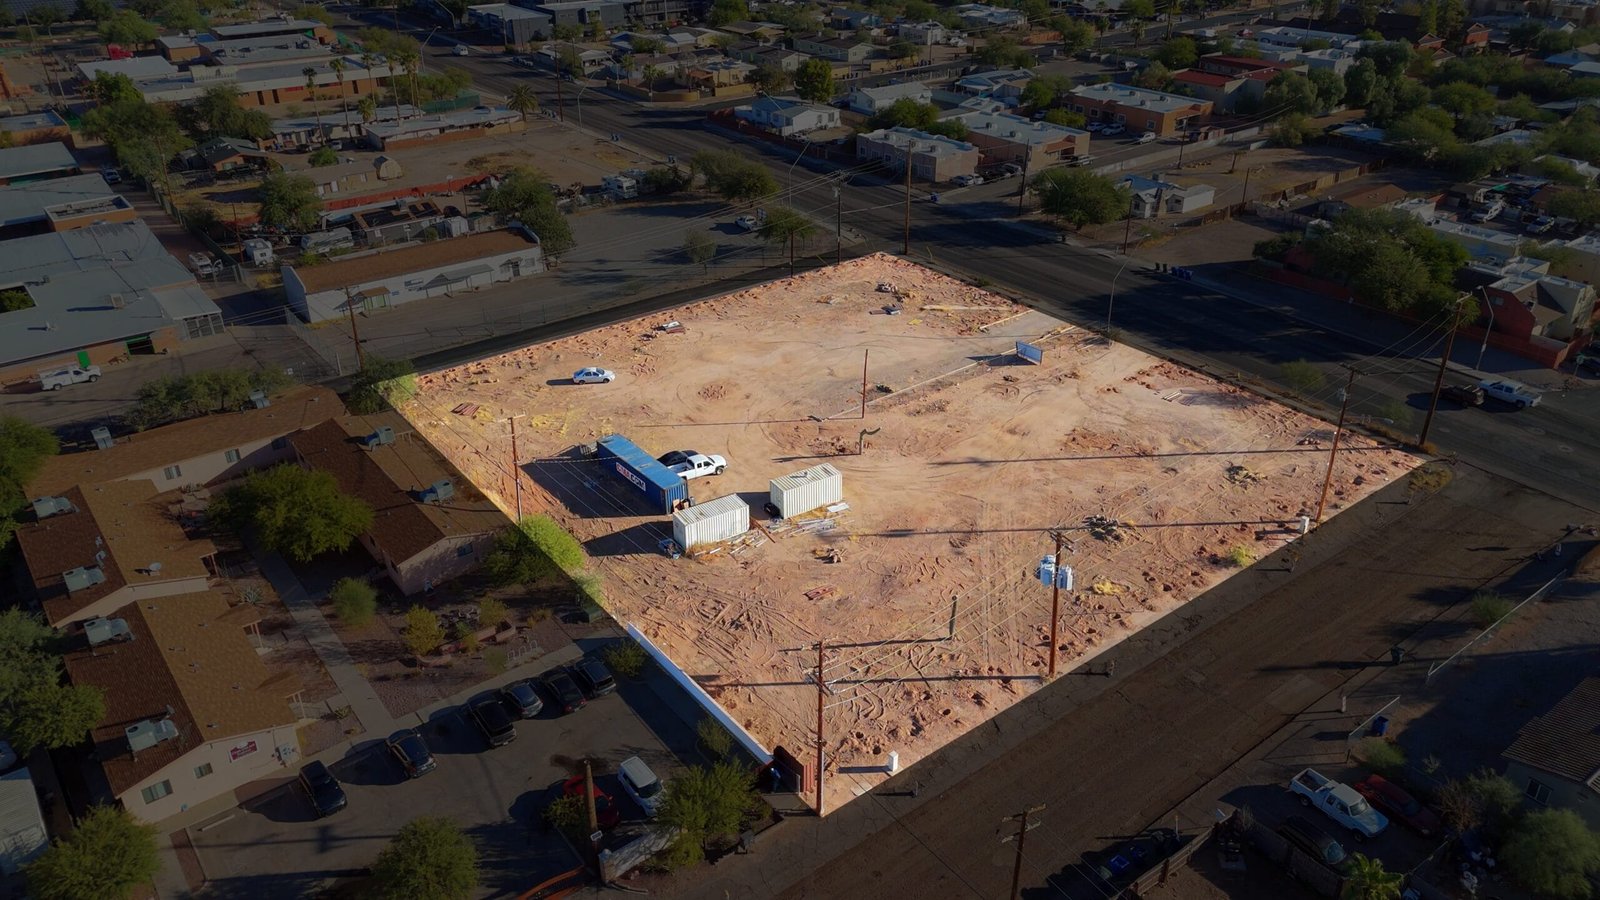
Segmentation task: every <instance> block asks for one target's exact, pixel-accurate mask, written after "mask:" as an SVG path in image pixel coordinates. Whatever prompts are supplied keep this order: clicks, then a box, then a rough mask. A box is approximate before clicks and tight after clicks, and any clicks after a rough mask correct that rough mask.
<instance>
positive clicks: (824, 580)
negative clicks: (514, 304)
mask: <svg viewBox="0 0 1600 900" xmlns="http://www.w3.org/2000/svg"><path fill="white" fill-rule="evenodd" d="M1019 342H1020V343H1021V344H1022V345H1024V346H1019ZM588 367H598V368H601V369H604V370H606V371H607V372H609V373H610V374H611V375H612V376H613V378H614V380H610V381H601V382H600V383H584V384H579V383H574V379H573V375H574V373H575V372H577V371H578V370H581V369H585V368H588ZM418 381H419V391H418V394H417V396H416V398H415V399H414V400H413V401H411V402H410V403H408V404H407V405H406V407H405V409H404V410H403V412H404V413H405V414H406V416H407V417H408V418H409V419H410V420H411V421H412V422H413V423H414V425H415V427H416V428H417V430H418V431H420V432H422V433H423V434H425V435H426V436H427V437H428V438H429V439H430V440H431V441H432V442H433V443H434V444H435V446H437V447H438V448H439V449H440V450H441V451H442V452H444V453H445V454H446V455H447V456H449V457H450V458H451V460H452V461H453V462H454V463H455V464H456V466H458V467H459V468H460V469H461V470H462V472H464V473H465V474H466V475H467V477H469V478H471V479H473V480H474V481H475V482H476V483H477V485H478V486H479V487H480V488H481V489H482V490H483V491H484V492H485V493H486V494H488V495H489V496H491V497H493V498H494V499H495V501H496V502H497V503H499V504H500V505H501V506H502V508H504V509H505V510H506V511H507V512H508V513H511V514H516V513H518V512H519V511H520V513H521V514H522V515H533V514H548V515H550V516H552V517H554V518H555V519H557V520H558V521H560V522H561V523H562V524H563V525H565V526H566V527H567V528H568V529H569V530H570V531H571V532H572V533H573V534H574V535H575V536H576V537H577V538H578V539H579V540H580V541H582V542H583V543H584V545H585V547H586V548H587V550H588V552H589V555H590V557H591V568H592V570H593V571H595V572H597V573H599V574H600V575H601V576H602V578H603V586H604V587H603V589H604V597H605V600H604V605H605V608H606V611H607V612H609V613H610V614H611V615H612V616H613V617H615V618H616V619H617V620H618V621H619V622H621V623H623V624H625V625H631V626H633V627H634V628H636V629H637V630H638V631H639V632H640V633H642V634H643V635H645V636H647V637H648V638H649V639H650V641H651V642H653V643H654V644H655V645H656V646H657V647H658V648H660V650H661V651H662V652H664V653H665V654H666V655H667V656H668V657H669V658H670V659H671V660H672V662H673V663H674V664H676V665H677V666H678V667H680V668H681V669H682V670H683V671H684V672H685V673H686V674H687V675H688V676H689V677H690V678H692V679H693V681H694V682H696V683H697V684H698V685H699V686H700V687H701V688H703V689H704V690H705V691H706V692H707V693H708V694H709V695H710V696H711V697H712V698H714V699H715V701H716V702H717V704H719V705H720V706H721V708H722V709H723V710H724V711H725V712H726V714H727V715H728V716H729V717H731V719H732V720H733V721H734V722H736V723H737V724H738V725H739V726H740V727H742V728H743V729H744V730H745V731H746V732H747V733H748V734H749V736H751V737H752V738H753V739H754V740H755V741H757V742H759V743H760V744H762V745H763V746H765V747H766V748H768V749H774V748H779V747H781V748H784V749H785V750H786V751H788V752H789V753H790V754H792V755H793V756H794V757H796V758H797V759H798V760H800V761H801V762H802V763H805V764H807V765H811V764H813V763H814V760H815V747H816V742H817V723H818V705H819V688H818V686H817V683H816V672H817V669H818V666H819V664H818V656H819V653H818V644H819V642H820V643H821V644H822V648H821V664H820V668H821V676H822V682H823V687H822V690H821V691H820V694H821V707H822V713H821V719H822V739H823V744H824V749H825V751H826V759H827V766H826V772H827V775H828V793H827V798H826V799H827V806H828V808H829V809H833V808H837V807H838V805H839V804H840V803H841V802H844V801H846V800H848V799H850V797H851V796H853V795H856V794H859V793H861V792H863V791H865V790H869V789H871V788H872V787H874V786H875V785H876V784H877V783H879V782H880V781H881V780H882V779H883V778H884V777H885V776H884V775H883V774H879V773H881V772H882V771H883V769H884V767H885V766H886V763H887V758H888V755H889V754H890V753H891V752H894V753H896V754H897V756H898V761H899V764H900V765H902V766H903V765H908V764H910V763H913V762H915V761H916V760H918V759H920V758H922V757H924V756H926V755H928V754H929V753H930V752H932V751H933V750H935V749H937V748H938V747H940V746H942V745H943V744H945V743H946V742H948V741H950V740H952V739H953V738H955V737H957V736H959V735H960V734H962V733H964V732H966V731H968V730H970V729H972V728H974V727H975V726H977V725H979V724H980V723H982V722H984V721H985V720H986V719H988V718H990V717H992V716H994V715H996V714H998V713H999V712H1000V711H1002V710H1004V709H1006V708H1007V707H1009V706H1010V705H1012V704H1014V703H1016V702H1018V701H1020V700H1023V699H1024V698H1026V697H1027V696H1028V695H1029V694H1030V693H1031V692H1033V691H1035V690H1037V689H1039V688H1040V687H1041V686H1042V685H1044V684H1045V683H1047V682H1048V679H1049V674H1050V665H1051V662H1052V660H1054V662H1055V665H1056V672H1057V673H1058V674H1062V673H1067V672H1070V671H1073V670H1075V669H1076V670H1080V671H1091V672H1092V671H1093V670H1094V667H1095V665H1096V663H1095V661H1094V659H1093V657H1094V656H1095V655H1096V654H1097V653H1098V652H1099V651H1100V650H1102V649H1104V648H1105V647H1107V646H1109V645H1110V644H1112V643H1115V642H1116V641H1119V640H1121V639H1122V638H1124V637H1126V636H1127V635H1129V634H1131V633H1133V632H1135V631H1137V630H1139V629H1140V628H1141V627H1143V626H1144V625H1146V624H1147V623H1149V622H1150V621H1152V620H1154V619H1155V618H1157V617H1160V616H1162V615H1164V614H1165V613H1168V612H1170V611H1172V610H1173V609H1174V608H1176V607H1179V606H1181V605H1182V604H1183V603H1185V602H1186V601H1188V600H1190V599H1192V598H1194V597H1196V596H1198V595H1199V594H1201V593H1203V592H1205V591H1206V590H1207V589H1209V588H1211V587H1212V586H1214V585H1216V584H1218V583H1219V582H1222V581H1223V580H1225V579H1227V578H1228V577H1229V576H1230V575H1232V574H1233V573H1235V572H1237V571H1240V570H1241V568H1243V567H1247V566H1249V565H1252V564H1254V562H1255V561H1256V560H1258V559H1262V558H1264V557H1266V556H1268V555H1269V554H1277V556H1275V557H1274V560H1273V563H1272V564H1275V565H1284V564H1287V565H1289V566H1292V565H1293V563H1294V558H1295V555H1296V554H1295V549H1294V547H1293V542H1294V541H1296V540H1298V539H1299V538H1300V537H1301V535H1302V531H1303V530H1304V529H1305V528H1306V527H1307V526H1308V525H1310V524H1311V520H1312V519H1314V518H1315V515H1316V512H1317V510H1318V506H1319V503H1320V502H1321V500H1322V498H1323V496H1324V477H1325V475H1327V473H1328V466H1329V463H1330V458H1332V459H1333V461H1334V462H1333V471H1332V475H1331V479H1329V480H1328V483H1327V486H1326V495H1325V496H1326V503H1325V512H1324V517H1327V516H1332V515H1336V514H1337V513H1338V512H1339V511H1340V510H1342V509H1345V508H1348V507H1349V506H1350V505H1352V504H1354V503H1356V502H1357V501H1359V500H1360V499H1362V498H1363V497H1365V496H1366V495H1368V494H1370V493H1371V492H1373V491H1376V490H1378V489H1379V488H1381V487H1383V486H1384V485H1385V484H1388V483H1390V482H1392V481H1393V480H1395V479H1396V478H1400V477H1403V476H1405V475H1406V474H1407V473H1408V472H1410V471H1411V469H1412V468H1413V467H1415V466H1416V465H1417V464H1418V463H1419V462H1420V460H1418V459H1416V458H1415V457H1412V456H1410V455H1408V454H1406V453H1404V452H1401V451H1398V450H1395V449H1392V448H1388V447H1382V446H1379V445H1377V444H1375V443H1374V442H1373V441H1371V440H1369V439H1367V438H1366V437H1364V436H1361V435H1358V434H1351V433H1348V432H1346V433H1345V434H1344V435H1343V436H1342V442H1341V444H1340V447H1339V451H1338V453H1337V455H1336V457H1335V456H1332V455H1331V454H1330V450H1331V449H1332V443H1333V440H1334V429H1333V426H1332V425H1330V424H1328V423H1326V422H1323V421H1321V420H1319V419H1316V418H1313V417H1310V416H1307V415H1304V414H1302V413H1299V412H1297V411H1295V410H1293V409H1290V408H1288V407H1286V406H1284V405H1282V404H1278V403H1275V402H1272V401H1270V400H1267V399H1265V398H1263V397H1260V396H1258V395H1256V394H1253V393H1250V392H1247V391H1245V390H1242V389H1240V388H1238V387H1235V386H1233V385H1229V384H1226V383H1223V382H1220V381H1217V380H1215V379H1213V378H1210V377H1208V376H1205V375H1202V374H1200V373H1197V372H1194V371H1192V370H1189V369H1186V368H1184V367H1181V366H1178V365H1175V364H1172V363H1169V362H1166V361H1164V360H1161V359H1158V358H1156V357H1153V356H1150V355H1148V354H1145V353H1143V352H1141V351H1139V350H1136V349H1133V348H1131V347H1128V346H1125V345H1122V344H1118V343H1115V342H1112V341H1108V340H1106V339H1105V338H1104V337H1102V336H1100V335H1098V334H1095V333H1092V332H1088V331H1085V330H1083V329H1080V328H1078V327H1075V326H1073V325H1071V324H1069V323H1067V322H1063V321H1061V320H1058V319H1055V318H1052V317H1050V316H1048V315H1045V314H1043V313H1040V312H1038V311H1035V310H1031V309H1029V308H1027V307H1025V306H1022V305H1019V304H1016V303H1013V302H1011V301H1009V300H1007V299H1004V298H1002V297H999V296H997V295H994V294H991V293H989V292H986V291H984V290H981V289H979V288H975V287H973V286H971V285H968V284H964V283H962V282H960V281H957V280H955V279H952V278H949V277H947V276H944V275H941V274H939V273H937V272H934V271H932V270H929V269H926V268H922V267H919V266H917V265H914V264H912V263H908V262H905V261H902V260H899V259H896V258H894V257H890V256H885V255H877V256H871V257H866V258H862V259H858V260H854V261H850V262H847V263H844V264H841V265H838V266H832V267H829V268H825V269H820V270H816V271H812V272H808V273H805V274H803V275H798V276H795V277H793V278H788V279H784V280H780V281H776V282H772V283H769V284H765V285H762V286H759V287H756V288H752V289H749V290H744V291H740V292H737V293H732V294H727V295H723V296H719V297H715V298H712V299H708V300H704V301H700V302H697V303H694V304H692V305H689V306H685V307H681V308H678V309H676V310H673V311H671V312H670V313H668V314H663V315H658V316H654V317H650V318H644V319H638V320H634V321H630V322H623V323H619V324H615V325H611V326H607V327H604V328H600V329H597V330H594V331H589V332H585V333H582V334H578V335H574V336H571V337H567V338H562V339H558V340H554V341H551V342H549V343H543V344H537V345H532V346H528V347H524V348H521V349H518V350H515V351H512V352H508V353H505V354H502V355H499V356H495V357H489V358H484V359H481V360H477V361H474V362H471V363H468V364H464V365H461V366H458V367H456V368H453V369H449V370H444V371H438V372H433V373H428V374H425V375H422V376H420V377H419V379H418ZM513 432H514V436H513ZM611 436H619V437H611ZM673 451H681V455H679V456H668V455H667V454H670V453H672V452H673ZM656 457H661V461H660V462H659V463H658V462H657V461H656V459H655V458H656ZM701 458H703V459H705V460H707V462H706V463H704V465H707V466H713V465H714V470H720V471H717V474H710V472H711V471H713V469H708V470H707V473H706V474H705V475H704V477H692V478H690V479H686V480H684V481H682V482H679V481H678V479H677V478H676V477H672V478H670V481H671V484H668V483H667V480H664V479H666V474H667V473H669V472H671V473H672V474H673V475H674V476H675V475H676V473H677V471H679V470H680V469H681V468H682V467H683V466H689V467H694V466H698V465H702V463H700V462H697V461H690V462H683V460H699V459H701ZM513 459H515V460H516V466H515V467H514V468H513V466H512V460H513ZM680 462H681V463H682V465H673V468H672V469H670V470H669V469H668V468H667V466H668V465H672V464H674V463H680ZM827 467H831V468H827ZM657 470H659V472H658V471H657ZM801 472H806V473H807V474H806V475H799V473H801ZM692 474H694V475H696V476H698V475H699V472H698V471H695V472H692ZM808 478H819V479H825V480H826V487H825V489H824V487H823V485H822V482H821V481H819V482H818V484H817V486H816V490H812V489H811V488H810V487H806V489H805V490H800V489H798V488H795V487H794V485H795V484H796V483H797V482H804V481H805V480H806V479H808ZM818 491H821V492H820V493H819V492H818ZM780 495H782V496H780ZM730 497H731V498H734V499H732V500H729V499H724V498H730ZM808 498H809V499H808ZM769 507H770V509H769ZM675 517H676V521H675ZM708 523H710V524H712V525H714V526H715V527H709V528H708V527H707V526H708ZM1057 546H1059V547H1060V548H1061V559H1060V563H1061V565H1062V566H1063V567H1067V566H1070V568H1071V570H1072V573H1073V576H1074V577H1073V579H1072V582H1071V584H1070V585H1068V584H1065V583H1064V579H1062V578H1057V579H1056V580H1055V582H1054V583H1055V585H1056V586H1058V587H1059V592H1058V591H1057V590H1055V589H1053V588H1052V587H1051V586H1050V583H1051V579H1050V578H1049V576H1048V574H1046V575H1045V577H1043V578H1041V572H1040V569H1041V559H1042V557H1044V556H1046V555H1050V554H1054V553H1055V552H1056V548H1057ZM1280 550H1281V551H1284V552H1282V553H1278V551H1280ZM1279 560H1287V562H1279ZM1053 602H1059V604H1060V610H1061V615H1060V618H1059V620H1058V627H1057V629H1056V638H1055V648H1054V649H1055V653H1054V654H1052V652H1051V651H1052V648H1051V633H1052V627H1051V625H1052V623H1051V609H1052V603H1053Z"/></svg>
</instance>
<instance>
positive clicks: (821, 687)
mask: <svg viewBox="0 0 1600 900" xmlns="http://www.w3.org/2000/svg"><path fill="white" fill-rule="evenodd" d="M823 649H824V646H823V641H821V640H820V639H819V640H818V641H817V815H818V816H819V817H820V816H821V815H822V812H823V800H822V793H823V785H822V767H823V764H824V762H825V760H824V759H823V755H822V753H823V751H822V744H823V741H822V701H823V698H824V697H825V696H826V695H827V693H828V683H827V682H826V681H823V680H822V653H823Z"/></svg>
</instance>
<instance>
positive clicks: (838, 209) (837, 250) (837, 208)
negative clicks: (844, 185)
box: [833, 184, 844, 264]
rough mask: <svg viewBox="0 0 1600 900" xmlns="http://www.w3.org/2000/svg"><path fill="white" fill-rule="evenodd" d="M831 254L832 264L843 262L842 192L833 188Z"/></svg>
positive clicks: (836, 187)
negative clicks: (832, 257)
mask: <svg viewBox="0 0 1600 900" xmlns="http://www.w3.org/2000/svg"><path fill="white" fill-rule="evenodd" d="M833 254H834V260H833V261H834V263H835V264H839V263H843V262H844V191H843V190H841V189H840V188H839V185H837V184H836V185H834V186H833Z"/></svg>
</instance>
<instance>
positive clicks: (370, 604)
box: [328, 578, 378, 628]
mask: <svg viewBox="0 0 1600 900" xmlns="http://www.w3.org/2000/svg"><path fill="white" fill-rule="evenodd" d="M328 599H329V600H330V601H331V602H332V603H333V611H334V612H335V613H337V614H338V616H339V620H340V621H341V622H343V623H345V624H346V625H349V626H350V627H352V628H360V627H362V626H363V625H366V624H367V623H368V622H371V621H372V619H373V617H374V616H375V615H377V613H378V592H377V591H376V590H374V589H373V587H372V585H370V584H367V583H366V582H365V581H362V580H361V579H359V578H341V579H339V580H338V581H336V582H334V584H333V589H332V590H330V591H328Z"/></svg>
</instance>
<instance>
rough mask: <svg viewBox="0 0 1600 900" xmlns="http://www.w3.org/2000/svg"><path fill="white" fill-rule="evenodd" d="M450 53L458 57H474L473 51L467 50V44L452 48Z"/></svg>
mask: <svg viewBox="0 0 1600 900" xmlns="http://www.w3.org/2000/svg"><path fill="white" fill-rule="evenodd" d="M450 52H451V53H453V54H455V55H456V56H471V55H472V51H471V50H469V49H467V45H466V44H457V45H455V46H454V47H451V48H450Z"/></svg>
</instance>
